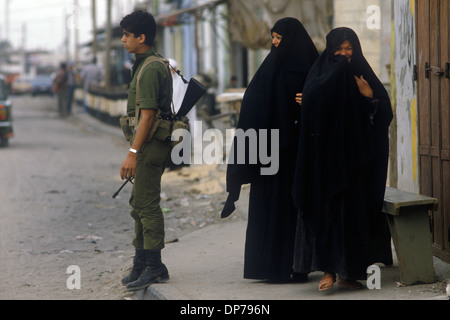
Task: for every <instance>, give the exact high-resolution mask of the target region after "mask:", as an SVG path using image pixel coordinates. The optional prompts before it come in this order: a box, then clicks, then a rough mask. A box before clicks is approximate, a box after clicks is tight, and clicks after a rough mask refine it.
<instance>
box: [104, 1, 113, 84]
mask: <svg viewBox="0 0 450 320" xmlns="http://www.w3.org/2000/svg"><path fill="white" fill-rule="evenodd" d="M106 5H107V7H106V18H107V20H106V21H107V22H106V52H105V54H106V59H105V87H106V88H107V89H108V88H110V86H111V39H112V26H111V8H112V0H107V2H106Z"/></svg>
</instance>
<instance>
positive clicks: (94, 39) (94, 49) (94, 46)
mask: <svg viewBox="0 0 450 320" xmlns="http://www.w3.org/2000/svg"><path fill="white" fill-rule="evenodd" d="M92 54H93V56H94V58H97V4H96V0H92Z"/></svg>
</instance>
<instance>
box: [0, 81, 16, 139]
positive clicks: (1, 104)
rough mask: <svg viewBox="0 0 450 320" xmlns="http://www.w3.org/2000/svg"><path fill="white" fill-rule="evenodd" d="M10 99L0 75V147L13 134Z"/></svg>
mask: <svg viewBox="0 0 450 320" xmlns="http://www.w3.org/2000/svg"><path fill="white" fill-rule="evenodd" d="M11 108H12V105H11V100H9V99H8V95H7V92H6V84H5V78H4V77H3V76H1V75H0V147H6V146H8V143H9V138H11V137H12V136H13V129H12V115H11Z"/></svg>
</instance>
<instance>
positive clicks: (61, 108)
mask: <svg viewBox="0 0 450 320" xmlns="http://www.w3.org/2000/svg"><path fill="white" fill-rule="evenodd" d="M66 68H67V66H66V64H65V63H64V62H61V64H60V65H59V69H58V71H57V72H56V75H55V78H54V79H53V88H52V91H53V92H54V93H55V94H56V97H57V100H58V112H59V116H60V117H66V116H67V114H68V110H67V70H66Z"/></svg>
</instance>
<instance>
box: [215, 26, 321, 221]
mask: <svg viewBox="0 0 450 320" xmlns="http://www.w3.org/2000/svg"><path fill="white" fill-rule="evenodd" d="M272 32H276V33H278V34H280V35H281V36H282V37H283V38H282V41H281V42H280V44H279V46H278V47H277V48H276V47H275V46H273V45H272V48H271V51H270V53H269V54H268V56H267V57H266V59H265V60H264V62H263V63H262V64H261V66H260V67H259V69H258V71H257V72H256V74H255V76H254V77H253V79H252V81H251V82H250V84H249V86H248V88H247V90H246V92H245V95H244V98H243V101H242V106H241V111H240V117H239V122H238V125H237V129H242V130H244V131H247V130H249V129H254V130H256V131H257V132H258V130H260V129H268V130H270V129H279V130H280V132H279V133H280V148H281V149H282V148H287V147H292V146H295V147H297V144H298V142H297V141H298V140H297V139H298V134H297V132H298V124H297V123H296V121H298V120H299V116H300V115H299V107H298V105H297V104H296V103H295V95H296V94H297V93H299V92H302V89H303V85H304V82H305V80H306V77H307V74H308V72H309V69H310V68H311V66H312V65H313V63H314V62H315V60H316V59H317V58H318V56H319V54H318V52H317V49H316V47H315V45H314V43H313V41H312V40H311V38H310V36H309V35H308V33H307V31H306V30H305V28H304V27H303V25H302V24H301V22H300V21H298V20H297V19H296V18H284V19H281V20H279V21H277V22H276V23H275V25H274V26H273V28H272ZM269 141H270V139H269ZM235 145H236V144H235V143H234V144H233V146H232V152H231V153H230V157H234V155H236V152H237V151H236V150H235ZM233 152H234V153H233ZM246 152H248V149H247V150H246ZM247 159H248V157H247ZM261 166H262V165H261V164H259V163H258V164H255V165H252V164H248V163H246V164H229V165H228V167H227V191H228V192H229V197H228V199H227V202H226V204H225V207H224V209H223V211H222V217H223V218H225V217H227V216H229V215H230V214H232V213H233V211H234V210H235V206H234V202H236V201H237V200H238V199H239V193H240V189H241V185H243V184H248V183H251V182H252V181H253V180H254V179H255V178H256V177H258V176H259V175H260V168H261Z"/></svg>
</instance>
